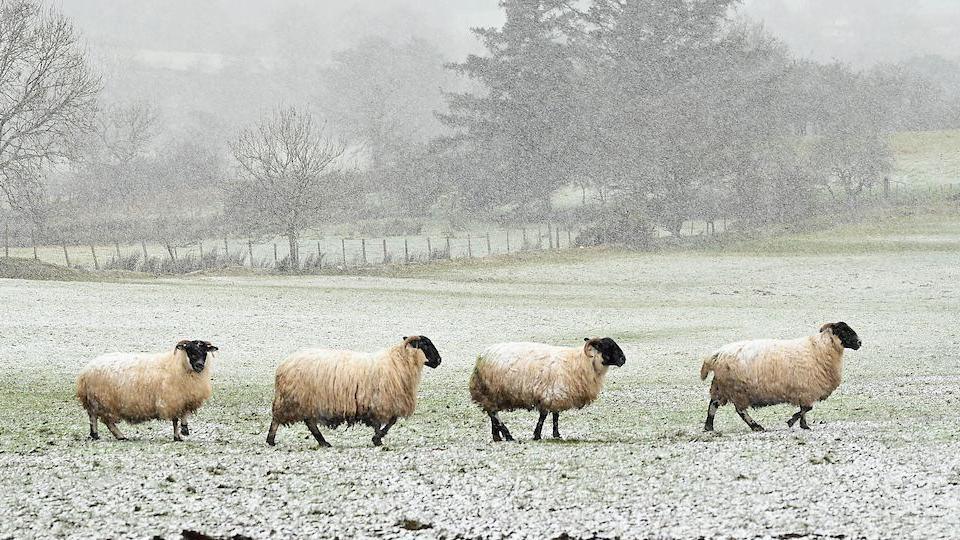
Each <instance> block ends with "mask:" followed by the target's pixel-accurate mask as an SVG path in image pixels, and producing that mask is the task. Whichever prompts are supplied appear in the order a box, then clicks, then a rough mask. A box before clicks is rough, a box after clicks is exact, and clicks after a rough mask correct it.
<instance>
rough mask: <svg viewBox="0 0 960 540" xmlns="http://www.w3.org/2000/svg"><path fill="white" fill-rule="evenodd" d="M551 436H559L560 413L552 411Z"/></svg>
mask: <svg viewBox="0 0 960 540" xmlns="http://www.w3.org/2000/svg"><path fill="white" fill-rule="evenodd" d="M553 438H554V439H559V438H560V413H558V412H555V413H553Z"/></svg>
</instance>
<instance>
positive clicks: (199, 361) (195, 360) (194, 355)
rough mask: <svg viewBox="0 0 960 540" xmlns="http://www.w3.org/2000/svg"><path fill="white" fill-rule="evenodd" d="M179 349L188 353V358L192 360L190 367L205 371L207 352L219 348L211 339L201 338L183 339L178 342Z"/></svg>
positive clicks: (197, 370) (198, 371)
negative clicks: (203, 339)
mask: <svg viewBox="0 0 960 540" xmlns="http://www.w3.org/2000/svg"><path fill="white" fill-rule="evenodd" d="M177 349H180V350H181V351H183V352H185V353H187V360H189V361H190V367H191V368H193V370H194V371H196V372H197V373H200V372H201V371H203V368H204V367H206V365H207V353H209V352H213V351H216V350H219V349H217V348H216V347H214V346H213V345H212V344H211V343H210V342H209V341H200V340H193V341H188V340H184V341H181V342H180V343H177Z"/></svg>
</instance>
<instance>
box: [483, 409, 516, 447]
mask: <svg viewBox="0 0 960 540" xmlns="http://www.w3.org/2000/svg"><path fill="white" fill-rule="evenodd" d="M487 414H489V415H490V422H491V423H492V424H493V440H494V441H500V440H501V439H500V436H501V435H502V436H503V439H505V440H507V441H512V440H513V436H512V435H510V430H508V429H507V426H505V425H503V422H501V421H500V418H499V417H498V416H497V413H495V412H492V413H487Z"/></svg>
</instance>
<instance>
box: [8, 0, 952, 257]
mask: <svg viewBox="0 0 960 540" xmlns="http://www.w3.org/2000/svg"><path fill="white" fill-rule="evenodd" d="M500 5H501V7H502V9H503V10H504V14H505V22H504V24H503V25H502V26H501V27H499V28H480V29H475V30H474V32H475V34H476V35H477V37H478V39H479V40H480V43H481V44H482V46H483V48H484V51H485V52H484V53H482V54H475V55H470V56H468V57H467V58H464V59H461V60H458V61H450V60H448V59H446V58H445V57H444V55H443V53H442V51H441V50H439V49H438V48H437V47H436V46H435V45H433V44H432V43H430V42H429V41H427V40H424V39H419V38H413V39H410V40H408V41H406V42H402V43H394V42H389V41H386V40H383V39H378V38H373V37H371V38H367V39H364V40H361V41H360V42H359V43H358V44H357V45H354V46H352V47H350V48H348V49H345V50H343V51H340V52H338V53H336V54H335V55H334V56H333V58H332V60H331V61H330V62H327V63H325V64H324V65H320V66H317V65H315V64H311V63H309V62H305V61H304V56H305V55H308V54H309V51H296V54H292V53H291V55H290V56H289V57H283V58H281V59H280V61H278V62H277V65H276V66H275V67H274V68H273V69H274V72H273V73H272V75H274V76H276V77H277V78H280V79H282V80H285V81H294V80H302V81H304V82H303V84H302V87H298V94H302V95H303V98H302V100H301V101H302V102H300V103H296V104H293V105H291V104H284V103H276V104H274V105H273V106H268V107H265V109H264V110H263V111H251V112H250V113H249V118H248V119H247V120H246V121H245V122H242V123H240V124H232V123H231V122H229V121H226V120H224V119H223V118H219V117H217V116H216V115H213V114H210V113H207V112H204V111H192V112H191V113H190V114H188V115H183V114H181V115H180V116H187V117H188V118H189V121H187V122H179V123H178V124H176V125H171V124H170V123H168V122H166V121H165V120H166V118H167V117H168V116H169V115H167V114H165V113H166V111H163V110H160V109H159V108H158V107H157V106H155V105H153V104H151V103H150V102H143V101H134V102H130V101H122V100H117V99H114V98H112V97H111V95H110V94H109V92H107V91H105V90H104V87H105V86H107V85H105V84H104V80H103V79H102V78H101V77H100V76H99V75H98V74H97V70H96V69H95V67H94V66H93V64H92V61H91V59H90V58H89V57H88V56H87V54H86V52H85V50H84V48H83V47H82V46H81V45H80V33H79V31H78V30H77V29H76V28H74V27H73V25H72V24H71V22H70V20H69V19H67V18H66V17H64V16H63V15H62V14H60V13H59V12H57V11H56V10H55V9H53V8H50V7H47V6H45V5H42V4H39V3H37V2H35V1H33V0H0V10H2V13H0V190H2V194H3V210H2V211H3V212H4V213H5V214H7V216H6V217H7V220H8V221H13V222H15V223H17V224H18V225H19V226H21V227H22V228H29V229H30V230H31V231H32V234H36V235H39V236H40V237H41V238H47V239H50V240H51V241H56V242H63V241H65V240H66V241H76V242H84V243H89V242H91V241H103V242H113V241H116V240H133V239H136V240H138V241H139V240H143V239H147V240H152V241H157V242H161V243H164V244H165V245H167V246H177V245H183V244H187V243H190V242H193V241H196V240H197V239H200V238H204V237H207V238H209V237H214V236H215V237H217V238H220V237H225V236H239V237H248V238H256V237H267V236H275V235H280V236H284V237H286V238H287V239H288V240H289V243H290V255H291V259H292V261H293V263H294V264H296V263H297V261H298V258H299V257H298V254H297V245H298V242H297V241H298V237H299V234H300V233H301V231H303V230H304V229H306V228H317V227H323V226H325V225H326V224H330V223H359V222H369V221H375V220H380V221H381V222H388V223H390V222H393V223H397V224H400V225H397V226H403V227H417V226H418V225H417V224H418V223H423V222H425V221H427V220H431V219H433V220H443V221H445V222H447V223H448V224H449V226H450V227H451V228H455V227H458V226H462V225H463V224H464V223H465V222H467V221H470V220H473V221H484V222H491V221H496V222H500V223H511V222H522V221H532V220H544V219H562V220H568V221H577V222H578V224H582V225H585V226H586V227H587V230H588V231H590V234H591V237H590V238H587V239H584V241H594V242H618V243H630V244H633V245H644V244H646V243H648V242H649V241H650V239H651V237H652V234H651V233H652V231H654V230H655V229H656V228H661V229H664V230H667V231H670V232H672V233H674V234H679V231H680V228H681V227H682V226H683V224H684V222H686V221H689V220H702V221H705V222H707V223H711V222H713V221H715V220H717V219H720V218H724V219H729V220H731V221H733V223H735V224H736V227H738V228H741V229H751V228H762V227H766V226H770V225H776V224H786V223H798V222H802V221H803V220H805V219H807V218H809V217H811V216H818V215H823V214H840V215H846V216H856V215H857V212H858V211H859V209H860V208H861V206H862V204H863V199H864V196H865V194H866V193H868V192H869V191H870V190H871V189H873V188H874V187H875V186H876V185H877V184H878V183H880V182H883V181H884V178H885V177H888V176H889V175H890V173H891V169H892V153H891V149H890V145H889V135H890V134H891V133H892V132H894V131H900V130H926V129H946V128H957V127H960V90H958V88H960V85H958V84H956V83H957V82H958V81H960V64H958V62H957V61H951V60H947V59H942V58H936V57H927V58H919V59H915V60H911V61H909V62H904V63H901V64H889V65H878V66H874V67H872V68H870V69H862V70H857V69H853V68H851V67H850V66H846V65H843V64H839V63H832V64H819V63H815V62H811V61H808V60H804V59H801V58H797V57H796V56H794V55H793V54H792V53H791V51H789V50H787V48H786V47H785V46H784V45H782V44H781V43H780V42H778V41H777V40H776V39H775V38H773V37H772V36H770V35H768V34H767V33H765V32H764V31H763V29H762V28H760V27H758V26H757V25H755V24H753V23H751V22H749V21H745V20H742V19H739V18H738V17H737V15H736V11H735V8H736V1H735V0H631V1H626V0H592V1H589V2H570V1H564V0H503V1H502V2H501V3H500ZM570 193H575V199H577V200H576V202H575V204H571V203H569V202H565V203H563V204H557V199H558V196H559V195H562V194H566V195H568V196H567V199H568V200H569V199H570V197H569V194H570ZM384 226H388V225H384Z"/></svg>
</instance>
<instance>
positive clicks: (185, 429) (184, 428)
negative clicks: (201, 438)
mask: <svg viewBox="0 0 960 540" xmlns="http://www.w3.org/2000/svg"><path fill="white" fill-rule="evenodd" d="M188 418H190V413H183V416H181V417H180V434H181V435H190V426H189V425H187V419H188Z"/></svg>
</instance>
